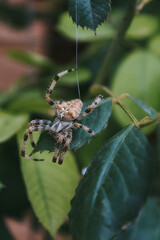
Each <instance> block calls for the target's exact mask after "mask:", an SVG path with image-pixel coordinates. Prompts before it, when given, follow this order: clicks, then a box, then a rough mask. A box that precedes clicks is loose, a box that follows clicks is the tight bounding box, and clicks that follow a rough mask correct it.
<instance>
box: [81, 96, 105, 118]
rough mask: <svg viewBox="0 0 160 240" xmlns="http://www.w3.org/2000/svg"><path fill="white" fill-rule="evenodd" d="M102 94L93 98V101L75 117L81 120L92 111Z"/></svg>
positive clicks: (100, 99)
mask: <svg viewBox="0 0 160 240" xmlns="http://www.w3.org/2000/svg"><path fill="white" fill-rule="evenodd" d="M102 99H103V96H101V95H99V96H98V97H96V98H95V100H94V101H93V103H92V104H91V105H89V106H88V107H87V108H86V110H85V111H84V112H83V113H82V114H81V115H80V116H79V117H78V118H77V121H79V120H81V119H82V118H84V117H85V116H86V115H87V114H89V113H90V112H92V111H93V109H94V108H95V107H96V106H97V105H98V104H99V103H100V102H101V101H102Z"/></svg>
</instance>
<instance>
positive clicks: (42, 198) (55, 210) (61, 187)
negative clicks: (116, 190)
mask: <svg viewBox="0 0 160 240" xmlns="http://www.w3.org/2000/svg"><path fill="white" fill-rule="evenodd" d="M23 132H24V131H21V132H20V133H19V136H18V139H19V143H20V145H21V141H22V136H23ZM37 134H38V133H37ZM37 134H36V135H35V139H36V138H37V137H38V136H37ZM20 147H21V146H20ZM26 151H27V152H30V151H31V146H30V144H27V148H26ZM35 157H36V158H38V159H39V158H42V157H43V159H44V160H45V161H44V162H35V161H31V160H27V159H24V158H21V168H22V173H23V177H24V181H25V185H26V188H27V193H28V197H29V200H30V202H31V204H32V207H33V209H34V212H35V214H36V215H37V217H38V219H39V221H40V222H41V223H42V224H43V226H44V227H45V228H46V229H47V230H48V231H49V233H50V234H51V235H52V236H54V235H55V234H56V232H57V230H58V228H59V227H60V226H61V225H62V224H63V222H64V220H65V218H66V216H67V213H68V211H69V209H70V199H71V198H72V197H73V195H74V191H75V188H76V186H77V184H78V182H79V174H78V169H77V165H76V162H75V159H74V156H73V155H72V154H71V153H70V152H68V153H67V154H66V157H65V161H64V163H63V166H60V165H58V164H54V163H52V162H51V158H52V153H50V154H49V153H47V152H45V153H43V154H42V156H40V153H36V154H35Z"/></svg>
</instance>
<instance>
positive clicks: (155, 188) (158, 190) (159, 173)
mask: <svg viewBox="0 0 160 240" xmlns="http://www.w3.org/2000/svg"><path fill="white" fill-rule="evenodd" d="M153 147H154V153H155V155H154V156H155V169H154V178H153V184H152V189H151V192H150V195H151V196H154V197H156V198H160V122H159V123H158V124H157V128H156V138H154V141H153Z"/></svg>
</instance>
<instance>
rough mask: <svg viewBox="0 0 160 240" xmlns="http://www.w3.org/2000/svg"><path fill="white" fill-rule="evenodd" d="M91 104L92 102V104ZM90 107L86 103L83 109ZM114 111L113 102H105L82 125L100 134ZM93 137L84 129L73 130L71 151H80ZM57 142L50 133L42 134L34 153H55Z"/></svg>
mask: <svg viewBox="0 0 160 240" xmlns="http://www.w3.org/2000/svg"><path fill="white" fill-rule="evenodd" d="M90 103H91V102H90ZM88 105H89V103H85V104H84V106H83V109H82V112H83V111H84V109H85V108H86V107H87V106H88ZM111 110H112V101H111V99H106V100H103V101H102V103H101V104H99V105H98V106H97V107H96V108H95V109H94V110H93V112H91V113H90V114H88V115H87V116H86V117H85V118H83V119H82V120H81V121H80V123H82V124H84V125H86V126H87V127H89V128H91V129H92V130H93V131H94V132H95V134H97V133H98V132H100V131H101V130H102V129H103V128H104V127H106V125H107V122H108V119H109V117H110V114H111ZM91 138H92V137H91V136H90V134H88V133H86V132H84V131H83V130H82V129H75V130H73V140H72V142H71V146H70V149H78V148H80V147H81V146H82V145H83V144H84V143H85V142H87V141H89V140H90V139H91ZM54 145H55V140H54V139H53V138H52V137H51V136H50V135H49V134H48V132H44V133H42V134H41V136H40V138H39V140H38V143H37V145H36V147H35V149H34V152H38V151H45V150H48V151H51V152H53V151H54Z"/></svg>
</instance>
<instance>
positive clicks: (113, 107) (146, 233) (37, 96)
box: [0, 0, 160, 240]
mask: <svg viewBox="0 0 160 240" xmlns="http://www.w3.org/2000/svg"><path fill="white" fill-rule="evenodd" d="M64 2H65V1H64ZM64 2H63V1H57V6H58V7H57V8H56V7H55V5H54V7H53V8H51V9H50V11H51V14H49V13H47V14H46V15H45V14H44V15H43V16H41V15H38V14H37V15H36V19H39V18H40V19H41V20H43V19H44V18H46V19H45V20H47V21H48V22H49V21H51V22H52V23H53V26H52V24H50V25H51V26H52V28H51V29H50V30H51V31H48V32H50V34H51V32H53V34H54V36H51V39H50V42H49V44H48V45H47V44H46V45H47V46H48V48H49V46H52V47H51V48H49V49H48V52H49V55H50V57H46V56H43V55H41V54H35V53H33V52H32V51H21V50H15V49H10V50H9V51H8V57H10V58H12V60H14V61H15V62H17V64H21V63H22V64H25V65H26V66H30V67H32V68H33V69H36V71H38V73H39V74H38V75H37V77H35V78H34V81H33V78H29V77H27V76H24V77H23V78H22V79H19V80H18V82H17V83H16V84H15V86H13V88H11V89H10V90H8V91H7V92H4V93H0V132H1V134H0V155H1V161H0V229H1V230H0V238H5V237H6V239H7V238H8V239H12V236H11V234H10V233H9V230H7V228H6V226H5V222H4V221H3V217H5V216H8V215H9V216H13V217H19V216H21V215H23V214H24V213H25V212H26V211H27V209H28V208H30V209H31V208H32V209H33V210H34V212H35V214H36V216H37V217H38V220H39V221H40V222H41V223H42V225H43V226H44V227H45V229H47V231H48V232H49V233H50V234H51V236H52V238H53V237H55V235H56V233H57V231H61V230H62V229H63V228H62V229H60V230H59V228H60V227H61V226H62V224H64V223H65V226H66V225H67V226H68V225H69V226H70V233H69V234H70V235H72V236H73V237H74V239H75V240H76V239H78V240H80V239H82V240H85V239H87V240H89V239H96V240H97V239H100V240H101V239H102V240H103V239H105V240H107V239H108V240H109V239H110V240H111V239H113V238H115V239H117V240H121V239H124V240H125V239H127V240H133V239H138V240H151V239H155V240H158V239H159V234H160V233H159V224H160V207H159V204H158V202H156V201H155V200H154V198H156V199H158V200H159V198H160V187H159V186H160V185H159V183H160V178H159V173H160V158H159V156H160V147H159V146H160V109H159V96H160V70H159V64H160V55H159V51H158V46H159V44H160V37H159V19H158V17H157V16H156V9H159V7H160V3H158V2H157V3H156V1H153V2H152V1H143V0H142V1H138V2H136V0H131V1H129V4H128V7H126V6H125V3H127V1H122V2H121V3H120V2H118V1H117V2H116V1H114V2H113V3H112V8H113V10H112V11H110V10H111V9H110V4H111V3H110V1H109V0H107V1H106V0H105V1H104V0H102V1H100V0H93V1H81V0H77V1H72V0H70V1H69V13H68V9H66V8H65V6H66V5H65V3H64ZM89 3H91V4H89ZM135 3H137V5H136V6H137V8H136V11H134V7H135ZM147 3H148V6H147ZM156 4H157V5H156ZM62 6H63V7H62ZM2 7H3V9H4V8H5V9H7V11H8V12H9V13H10V9H11V8H10V7H9V5H8V4H6V5H5V2H4V3H3V4H2ZM76 7H77V25H80V26H81V27H82V28H83V29H82V28H81V27H78V29H77V33H78V44H79V45H78V50H79V51H78V78H79V83H80V89H81V98H82V101H83V102H84V105H83V109H82V112H83V111H84V109H85V108H86V107H87V106H88V105H89V104H90V103H91V102H92V101H93V99H94V98H95V96H97V95H98V94H102V95H104V100H103V101H102V102H101V104H99V105H98V106H97V107H96V108H95V109H94V110H93V112H92V113H90V114H89V115H87V116H86V117H85V118H84V119H82V120H81V123H83V124H84V125H86V126H88V127H89V128H91V129H92V130H93V131H94V132H95V133H96V138H94V139H92V138H91V136H90V135H89V134H88V133H85V132H84V131H82V130H81V129H76V130H74V131H73V139H72V142H71V145H70V150H71V151H72V150H74V153H71V151H69V152H68V153H67V155H66V157H65V160H64V163H63V165H62V166H60V165H58V164H54V163H52V162H51V159H52V156H53V151H54V146H55V140H54V139H53V138H52V137H51V136H50V135H49V134H48V133H46V132H44V133H42V134H39V133H35V134H34V138H35V142H36V147H35V148H34V149H33V148H31V146H30V143H29V141H28V143H27V149H26V152H27V154H29V153H31V152H32V153H33V154H34V155H35V156H36V158H38V159H41V158H42V159H44V160H45V161H43V162H32V161H29V160H27V159H24V158H22V157H20V154H19V153H20V149H21V143H22V139H23V133H24V131H25V129H26V128H27V124H28V122H29V121H30V120H32V119H49V120H53V119H54V118H55V116H54V115H55V114H54V112H53V111H52V110H51V109H50V106H49V105H48V104H47V102H45V92H46V91H47V88H48V86H49V84H50V83H51V79H52V78H53V75H55V74H56V73H58V72H61V71H63V70H65V69H69V68H71V67H75V63H74V62H75V51H74V49H75V39H76V28H75V24H74V23H75V22H76ZM143 7H144V9H143V13H141V12H140V11H141V9H142V8H143ZM23 11H24V12H26V10H25V9H23ZM0 12H1V11H0ZM109 12H110V14H109ZM136 12H139V15H136ZM14 13H16V14H19V11H18V10H16V11H15V12H14ZM69 14H70V16H71V17H72V19H73V21H74V23H73V22H72V19H71V17H69ZM108 14H109V15H108ZM57 16H58V17H57ZM107 16H108V21H106V22H104V20H105V18H106V17H107ZM126 16H127V18H126ZM128 16H130V18H128ZM19 17H20V18H21V17H22V14H21V13H20V15H19ZM1 19H2V20H3V21H5V14H2V16H1ZM17 19H18V15H17V17H16V19H15V22H14V21H12V20H13V15H11V16H10V19H8V21H7V22H10V23H12V22H13V25H14V26H15V25H16V23H17ZM22 20H23V21H22V25H23V27H24V26H26V25H25V24H24V22H25V21H24V18H23V19H22ZM47 21H45V24H46V22H47ZM102 22H104V23H103V24H102ZM125 23H127V25H125V27H124V24H125ZM101 24H102V26H100V27H99V28H98V29H97V27H98V26H99V25H101ZM19 25H20V23H19V24H17V27H19ZM86 28H90V29H91V30H87V29H86ZM93 31H96V33H97V36H96V37H95V36H94V34H93ZM55 36H56V37H55ZM48 37H49V36H48ZM57 39H58V40H57ZM52 41H53V43H52ZM56 41H57V42H58V44H57V45H56V43H57V42H56ZM64 43H65V44H64ZM54 45H56V47H54ZM52 50H54V51H53V53H54V54H53V55H52ZM67 52H68V53H69V54H67ZM59 59H61V61H59ZM106 59H107V60H106ZM59 62H60V63H59ZM76 77H77V74H76V72H73V73H69V74H67V75H65V76H64V77H62V78H60V80H59V81H58V83H57V84H56V88H55V89H54V91H53V95H52V96H51V97H52V98H53V100H55V99H56V100H57V99H58V100H59V99H64V100H66V101H67V100H68V99H69V100H70V99H75V98H77V81H76ZM97 79H98V80H97ZM144 133H147V136H146V135H145V134H144ZM75 150H76V151H75ZM97 150H98V151H97ZM86 170H87V171H86ZM85 171H86V173H85ZM22 175H23V178H22ZM83 175H84V176H83ZM80 179H81V180H80ZM76 188H77V189H76ZM75 189H76V190H75ZM151 197H152V198H151ZM10 199H12V204H11V203H10V202H11V201H10ZM29 202H30V203H31V206H30V204H29ZM68 213H69V218H68V217H67V214H68ZM148 219H150V221H148ZM124 230H125V231H124ZM63 235H65V234H64V233H63ZM4 236H5V237H4Z"/></svg>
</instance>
